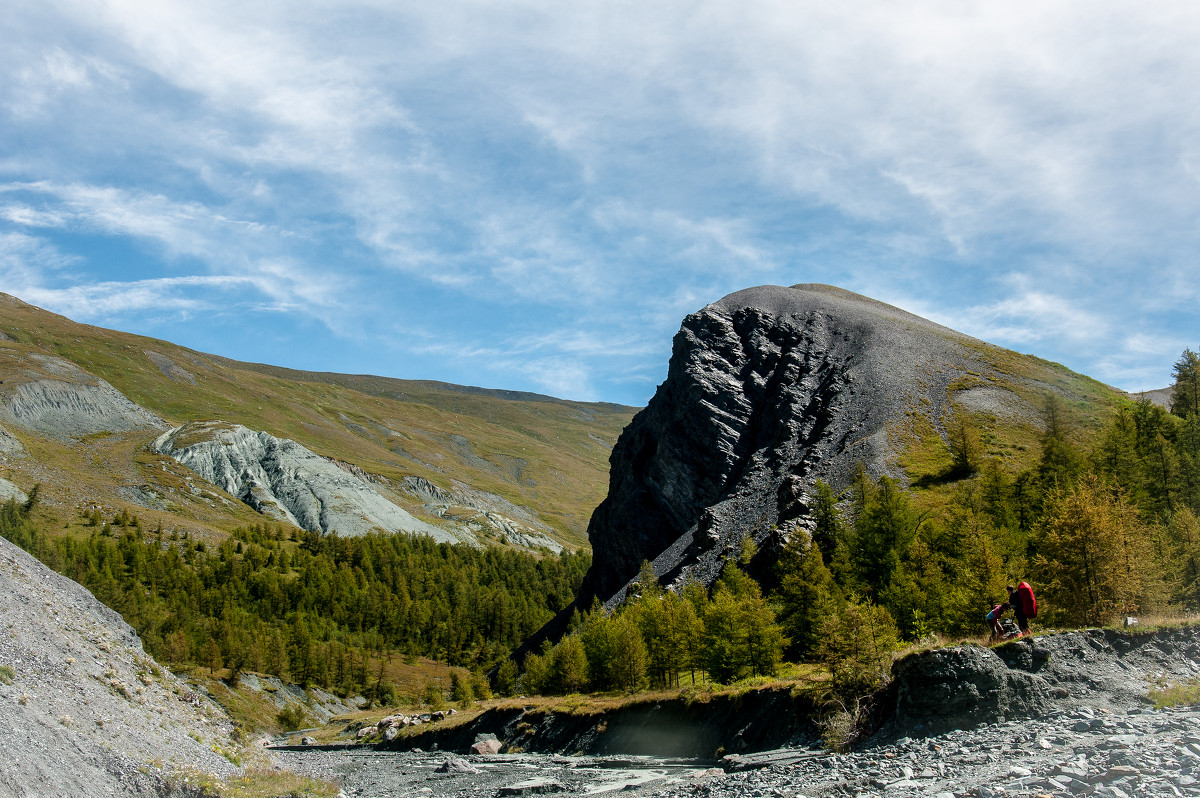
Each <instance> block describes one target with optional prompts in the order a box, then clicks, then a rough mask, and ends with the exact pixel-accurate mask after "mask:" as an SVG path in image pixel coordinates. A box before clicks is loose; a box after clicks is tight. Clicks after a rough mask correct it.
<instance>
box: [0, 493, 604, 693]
mask: <svg viewBox="0 0 1200 798" xmlns="http://www.w3.org/2000/svg"><path fill="white" fill-rule="evenodd" d="M34 502H36V496H32V497H31V499H30V501H29V502H27V503H26V504H25V505H24V506H22V505H19V504H17V503H15V502H12V501H10V502H8V503H7V504H5V505H4V506H3V507H2V508H0V534H3V535H4V537H6V538H8V539H9V540H12V541H13V542H15V543H17V544H18V545H20V546H21V547H23V548H25V549H26V550H28V551H30V552H32V553H33V554H35V555H36V556H37V557H38V558H39V559H41V560H42V561H43V562H45V563H47V564H48V565H50V566H51V567H52V568H54V569H55V570H57V571H59V572H60V573H63V574H65V575H66V576H68V577H70V578H71V579H74V580H75V581H77V582H79V583H80V584H82V585H84V586H85V587H87V588H88V589H89V590H91V591H92V593H93V594H95V595H96V597H97V598H99V599H100V600H101V601H103V602H104V603H105V604H107V605H108V606H110V607H112V608H114V609H116V610H117V611H119V612H120V613H121V614H122V616H123V617H124V618H125V619H126V621H127V622H129V624H130V625H131V626H133V627H134V629H136V630H137V632H138V634H139V635H140V636H141V637H142V640H143V643H144V644H145V646H146V649H147V651H149V653H150V654H151V655H153V656H154V657H155V658H156V659H158V660H160V661H162V662H166V663H170V664H173V665H199V666H202V667H207V668H209V669H212V670H216V669H220V668H229V669H231V670H232V671H234V672H235V673H236V672H237V671H240V670H253V671H257V672H263V673H270V674H275V675H278V676H281V677H283V678H285V679H291V680H293V681H295V682H297V683H300V684H303V685H305V686H308V685H318V686H322V687H326V688H329V689H332V690H336V691H338V692H340V693H342V694H347V693H351V692H364V693H367V694H372V693H373V691H379V690H381V689H384V685H383V684H382V679H381V678H379V676H378V674H377V673H375V672H373V671H372V669H371V668H370V667H369V664H368V663H369V658H370V657H378V656H382V655H389V654H399V655H422V656H427V657H430V658H433V659H437V660H441V661H444V662H448V663H450V664H453V665H460V666H465V667H476V668H477V667H484V666H490V665H492V664H494V663H495V662H496V661H497V660H499V659H501V658H503V657H505V656H506V655H507V654H508V653H509V652H510V651H511V650H512V649H513V648H515V647H516V646H517V645H519V644H520V643H521V642H522V641H523V640H524V639H525V638H526V637H528V636H529V635H531V634H532V633H533V632H535V631H536V630H537V629H538V628H540V627H541V625H542V624H544V623H545V622H546V621H547V620H549V619H550V618H551V617H553V615H554V614H555V613H556V612H558V611H559V610H560V609H562V608H563V607H564V606H566V605H567V604H568V603H569V602H570V601H571V599H572V598H573V596H574V594H575V592H576V590H577V589H578V587H579V583H580V581H581V580H582V578H583V575H584V573H585V572H586V571H587V567H588V564H589V562H590V557H589V556H588V555H586V554H570V553H564V554H562V555H560V556H545V557H540V558H539V557H534V556H531V555H529V554H525V553H522V552H517V551H514V550H511V549H502V548H499V547H494V548H487V549H476V548H472V547H470V546H465V545H450V544H446V543H436V542H434V541H433V540H432V539H430V538H426V537H421V536H409V535H379V534H375V535H367V536H365V537H357V538H343V537H338V536H336V535H332V536H326V537H322V536H320V535H317V534H316V533H312V532H302V531H298V530H297V531H295V534H294V536H295V537H296V538H298V540H295V541H293V540H292V539H291V538H292V536H293V533H292V531H291V530H287V531H285V530H284V529H282V528H279V527H271V526H255V527H251V528H241V529H236V530H234V531H233V532H232V534H231V535H230V537H229V538H227V539H226V540H225V541H223V542H222V543H221V544H220V545H219V546H215V547H209V546H206V545H205V544H204V543H202V542H197V541H192V540H188V539H186V538H184V539H179V538H177V539H175V540H171V539H170V537H169V536H164V535H163V533H162V532H161V531H147V530H144V529H142V528H141V526H140V524H138V522H137V519H136V518H131V517H129V516H127V515H125V514H121V515H119V516H118V517H117V518H115V519H112V521H110V522H106V521H102V520H100V519H99V518H95V519H93V520H94V522H95V524H94V532H93V533H92V534H91V535H90V536H88V537H86V538H83V539H80V538H75V537H52V536H49V535H46V534H44V533H40V532H39V531H38V530H37V529H36V528H35V527H34V525H33V524H31V523H30V522H29V520H28V514H29V509H31V508H32V506H33V504H34ZM371 697H376V696H374V695H371ZM378 697H379V698H385V696H378Z"/></svg>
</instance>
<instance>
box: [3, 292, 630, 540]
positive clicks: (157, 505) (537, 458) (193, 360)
mask: <svg viewBox="0 0 1200 798" xmlns="http://www.w3.org/2000/svg"><path fill="white" fill-rule="evenodd" d="M48 358H49V359H53V361H54V362H55V363H58V364H61V365H60V367H59V370H60V371H65V370H74V372H75V374H74V376H73V377H61V378H57V379H59V381H60V382H64V384H72V385H73V386H74V387H72V388H70V390H69V393H71V394H72V396H74V397H78V396H80V395H82V394H83V393H85V392H86V391H90V390H92V389H91V388H87V389H86V390H85V388H84V387H83V386H85V385H99V384H100V383H104V384H106V385H109V386H110V387H111V388H112V390H113V391H114V392H115V394H119V395H120V396H122V397H124V398H126V399H128V401H129V402H131V403H132V405H134V406H136V407H139V408H145V409H146V411H147V412H148V413H150V414H152V416H153V417H154V418H155V419H157V421H156V422H155V424H154V425H153V426H154V427H157V429H151V428H150V427H147V428H146V429H145V431H144V432H139V431H138V430H130V429H118V428H117V426H116V425H113V424H109V426H108V427H106V428H96V429H90V428H89V429H81V430H80V432H81V433H83V434H81V435H80V436H77V437H78V440H76V442H75V444H74V449H72V448H69V447H68V448H64V447H63V446H62V442H61V441H60V442H57V443H56V440H57V439H56V437H55V436H54V435H47V434H46V430H42V431H41V432H39V431H37V430H35V429H31V428H28V427H27V426H22V425H21V424H20V423H16V422H18V421H19V419H13V418H12V414H11V413H7V415H6V416H5V418H4V419H3V423H5V424H6V425H7V427H9V429H6V430H5V434H4V435H3V436H0V437H2V438H3V440H4V441H5V443H6V447H7V448H9V449H13V448H14V447H13V446H8V445H7V444H8V442H9V441H10V440H12V441H15V442H16V445H17V446H19V447H20V448H21V449H22V450H23V451H25V452H27V453H33V454H34V455H35V456H31V457H24V458H22V457H20V456H18V455H16V454H13V455H12V456H10V457H8V458H7V459H6V460H5V461H4V464H3V468H4V469H5V474H4V476H6V477H7V478H9V479H11V480H13V481H15V482H17V483H18V484H19V485H21V486H22V487H24V488H25V489H29V488H30V487H32V485H33V484H34V483H35V482H41V483H42V484H43V488H44V498H43V506H42V511H43V512H48V513H52V514H54V516H55V517H56V519H57V523H58V524H59V525H60V526H61V525H62V524H64V523H65V524H68V525H70V524H71V523H72V522H77V521H78V514H80V513H84V512H87V511H88V509H89V508H90V507H91V506H92V505H97V504H98V505H102V506H104V507H107V508H109V509H110V510H112V511H113V512H116V510H117V509H118V508H120V507H122V506H124V507H126V509H127V510H128V511H130V512H140V513H141V514H142V515H143V516H144V517H149V519H150V520H151V522H152V523H156V522H159V521H161V522H162V523H164V524H166V525H168V527H170V526H172V525H175V526H182V527H183V528H185V529H190V530H191V531H193V532H196V533H197V534H200V535H201V536H206V537H212V536H217V537H219V536H221V535H223V534H224V532H225V531H227V530H228V529H230V528H233V527H235V526H239V525H247V524H253V523H256V522H257V521H258V520H261V519H257V520H256V514H255V513H254V512H253V511H252V510H249V508H248V507H246V506H245V505H242V504H241V503H240V502H237V501H236V497H231V496H229V495H227V494H225V493H224V492H223V491H221V490H219V489H215V488H214V489H213V490H209V489H207V488H205V489H203V490H202V491H201V492H200V493H199V494H197V493H194V492H193V491H192V487H189V485H190V483H189V482H188V480H189V479H191V477H189V476H187V475H186V474H184V473H182V472H179V471H178V469H177V468H176V466H174V465H172V464H171V463H170V462H166V461H164V460H163V459H160V458H158V457H157V456H156V455H153V453H150V452H149V451H148V450H147V449H145V448H144V447H145V446H146V445H147V444H148V443H149V442H150V440H151V439H152V438H153V437H154V436H155V435H157V434H159V432H161V431H162V430H163V429H165V428H166V427H168V426H179V425H181V424H184V423H187V422H193V421H221V422H227V423H232V424H239V425H242V426H245V427H247V428H249V429H253V430H256V431H263V432H267V433H270V434H271V435H273V436H274V437H276V438H280V439H289V440H294V441H297V442H298V443H301V444H303V445H304V446H305V447H306V448H308V449H310V450H312V451H313V452H315V453H317V454H319V455H321V456H322V457H325V458H328V459H331V460H336V461H340V462H343V463H346V464H347V465H348V466H350V467H353V468H360V469H362V470H363V472H364V473H367V474H370V475H372V476H376V477H379V478H380V479H383V480H385V481H387V482H388V484H390V485H395V486H403V485H404V480H405V478H407V477H419V478H422V479H426V480H429V481H430V482H431V483H432V484H435V485H438V487H439V488H441V489H444V490H447V491H450V492H451V493H455V492H457V493H459V494H462V495H469V496H474V497H476V498H481V499H482V500H483V502H482V504H483V505H489V504H496V503H497V502H499V504H501V505H503V504H507V505H510V506H512V507H518V508H525V510H523V511H522V512H527V513H530V514H531V517H532V518H533V519H534V520H535V522H536V523H534V524H533V526H531V527H530V528H529V529H526V530H524V532H521V531H520V530H517V529H515V528H514V531H516V532H518V533H519V534H518V536H519V535H522V534H524V533H525V532H527V533H529V535H528V538H529V539H530V540H532V539H535V538H537V537H538V536H539V535H544V534H545V533H547V532H549V534H550V535H551V537H552V538H553V539H555V540H556V541H557V543H558V544H561V545H565V546H567V547H569V548H578V547H580V546H586V538H585V537H584V535H583V531H584V528H585V526H586V519H587V516H588V515H590V513H591V510H592V509H593V507H594V506H595V504H596V503H598V502H599V500H600V498H601V491H602V485H603V478H604V473H605V471H606V467H607V462H606V460H607V455H608V452H609V449H610V448H611V444H612V441H615V439H616V436H617V434H618V433H619V431H620V429H621V428H622V427H623V426H624V424H625V423H626V421H627V420H628V418H629V417H631V416H632V412H633V410H632V409H631V408H622V407H620V406H615V405H606V404H598V403H585V402H574V401H571V400H557V399H554V398H553V397H541V396H537V395H534V397H535V398H531V397H530V396H527V395H525V394H522V393H520V392H505V391H498V390H494V389H482V388H480V389H476V388H472V387H469V386H461V387H447V385H448V384H440V383H436V382H434V381H405V380H399V379H396V378H384V377H371V376H369V375H332V374H330V375H322V374H321V373H319V372H294V371H290V370H287V369H282V368H280V367H268V366H255V365H253V364H241V363H239V362H238V361H234V360H231V359H228V358H223V357H220V356H215V355H208V354H205V353H201V352H196V351H193V350H190V349H187V348H185V347H180V346H177V345H175V344H171V343H169V342H167V341H162V340H158V339H152V338H146V337H143V336H137V335H134V334H131V333H122V332H119V331H114V330H107V329H105V328H101V327H95V326H92V325H83V324H77V323H75V322H73V321H71V320H70V319H67V318H66V317H63V316H59V315H57V314H53V313H50V312H48V311H44V310H42V309H40V308H37V307H36V306H33V305H30V304H29V303H26V302H24V301H22V300H20V299H18V298H16V297H12V296H9V295H3V296H0V376H3V378H4V380H3V382H0V400H4V399H6V398H10V397H11V396H12V395H13V394H14V393H15V392H17V391H20V390H28V389H25V388H22V386H24V385H26V384H28V383H30V382H33V380H32V379H30V378H29V377H28V376H27V372H30V371H31V370H33V371H37V372H39V373H42V372H44V371H45V368H44V367H43V366H44V362H45V361H46V360H47V359H48ZM264 372H269V373H264ZM50 376H52V375H50ZM47 378H48V377H47ZM323 380H324V381H323ZM460 388H461V389H460ZM367 391H370V392H367ZM389 394H390V395H389ZM6 406H7V405H6ZM5 412H6V411H5V410H3V409H0V415H3V414H4V413H5ZM59 437H62V436H59ZM67 437H70V436H67ZM96 462H103V463H106V466H105V467H104V468H101V469H96V468H94V467H93V466H94V464H95V463H96ZM463 487H465V488H469V490H467V491H466V492H465V493H464V491H463V490H461V489H460V488H463ZM488 495H490V496H495V497H496V501H491V500H487V499H486V496H488ZM156 497H157V498H156ZM398 500H399V501H400V502H401V506H402V509H404V510H405V511H406V512H409V513H413V514H415V515H417V516H418V517H420V518H421V519H422V520H424V521H427V522H429V523H433V524H435V525H439V526H444V527H455V528H457V527H460V526H461V525H462V523H461V522H460V521H458V520H454V519H453V518H451V517H450V515H447V514H446V513H445V512H444V508H437V507H429V508H427V507H426V506H425V505H426V502H425V500H424V498H423V497H422V496H420V495H417V494H416V493H412V492H410V491H407V490H405V489H404V488H403V487H400V488H399V493H398ZM476 503H479V502H476ZM497 506H499V505H497ZM477 509H479V513H480V518H481V519H482V513H483V512H484V510H485V509H486V507H483V506H481V507H480V508H477ZM509 515H512V514H509ZM518 515H519V514H518ZM472 523H473V522H472ZM481 523H482V525H481V526H480V529H481V530H482V532H483V533H484V534H485V535H486V536H491V539H493V540H495V541H500V540H503V539H504V538H505V535H504V533H503V532H502V531H501V528H500V527H501V526H503V524H501V525H500V526H497V525H490V524H488V523H486V519H482V522H481ZM493 527H494V528H493Z"/></svg>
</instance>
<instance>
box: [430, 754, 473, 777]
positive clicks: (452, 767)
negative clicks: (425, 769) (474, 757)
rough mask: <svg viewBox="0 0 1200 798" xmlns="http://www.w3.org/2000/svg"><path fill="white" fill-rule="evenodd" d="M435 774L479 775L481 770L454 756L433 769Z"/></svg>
mask: <svg viewBox="0 0 1200 798" xmlns="http://www.w3.org/2000/svg"><path fill="white" fill-rule="evenodd" d="M433 770H434V772H435V773H478V772H479V768H477V767H475V766H473V765H472V764H471V763H470V762H467V761H466V760H465V759H459V758H458V757H456V756H452V757H450V758H449V759H447V760H446V761H445V762H443V763H442V764H440V765H438V766H437V767H436V768H434V769H433Z"/></svg>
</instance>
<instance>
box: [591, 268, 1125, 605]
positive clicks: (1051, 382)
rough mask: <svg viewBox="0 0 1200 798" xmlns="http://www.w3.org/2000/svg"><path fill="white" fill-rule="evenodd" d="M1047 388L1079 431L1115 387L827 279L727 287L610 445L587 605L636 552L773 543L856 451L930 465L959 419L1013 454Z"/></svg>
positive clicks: (632, 572) (1026, 439)
mask: <svg viewBox="0 0 1200 798" xmlns="http://www.w3.org/2000/svg"><path fill="white" fill-rule="evenodd" d="M1050 394H1054V395H1056V396H1058V397H1060V398H1061V399H1062V400H1063V401H1064V403H1065V406H1066V408H1067V412H1069V413H1070V415H1071V421H1072V424H1073V425H1074V428H1075V429H1076V430H1077V433H1078V434H1079V435H1080V436H1083V437H1087V436H1089V435H1090V434H1092V432H1094V431H1095V430H1098V429H1099V428H1100V426H1101V424H1102V423H1104V421H1105V420H1106V419H1107V417H1108V414H1109V413H1110V412H1111V410H1112V408H1114V407H1115V406H1116V405H1117V403H1119V402H1120V401H1123V400H1124V398H1125V397H1124V394H1123V393H1121V392H1120V391H1117V390H1116V389H1113V388H1109V387H1108V386H1105V385H1102V384H1101V383H1099V382H1096V381H1095V380H1092V379H1089V378H1087V377H1084V376H1082V375H1079V374H1075V373H1073V372H1071V371H1070V370H1068V369H1066V368H1064V367H1063V366H1060V365H1058V364H1054V363H1049V362H1046V361H1043V360H1040V359H1038V358H1034V357H1029V356H1026V355H1020V354H1018V353H1016V352H1012V351H1010V350H1006V349H1002V348H1000V347H996V346H993V345H991V344H987V343H985V342H983V341H980V340H977V339H975V338H971V337H970V336H967V335H964V334H962V333H959V332H955V331H954V330H951V329H949V328H946V327H942V326H940V325H938V324H934V323H933V322H930V321H928V320H926V319H922V318H920V317H918V316H915V315H913V314H911V313H907V312H905V311H903V310H900V309H898V308H894V307H892V306H890V305H885V304H883V303H881V302H878V301H876V300H873V299H869V298H867V297H863V296H859V295H857V294H854V293H851V292H849V291H844V290H841V289H838V288H833V287H831V286H822V285H797V286H793V287H791V288H784V287H778V286H763V287H760V288H751V289H747V290H744V291H739V292H737V293H735V294H731V295H729V296H727V297H725V298H724V299H721V300H720V301H718V302H715V303H713V304H711V305H709V306H707V307H705V308H703V309H701V310H700V311H698V312H696V313H694V314H692V315H690V316H688V317H687V318H686V319H684V321H683V325H682V327H681V329H680V331H679V333H678V334H677V335H676V336H675V341H674V350H673V353H672V356H671V363H670V368H669V373H668V376H667V379H666V381H665V382H664V383H663V384H662V385H661V386H659V389H658V392H657V393H656V394H655V396H654V398H653V399H652V400H651V401H650V403H649V405H648V406H647V407H646V408H645V409H644V410H642V411H641V412H640V413H638V415H637V416H636V417H635V418H634V420H633V422H632V423H631V424H630V425H629V427H627V428H626V430H625V431H624V433H622V435H621V438H620V440H619V441H618V443H617V446H616V448H615V449H614V451H613V456H612V472H611V476H610V485H609V493H608V497H607V498H606V499H605V500H604V502H603V503H602V504H601V505H600V506H599V507H598V508H597V510H596V512H595V514H594V515H593V516H592V521H591V525H590V526H589V529H588V535H589V538H590V539H591V543H592V550H593V564H592V570H591V571H590V572H589V574H588V577H587V581H586V582H585V586H584V592H583V595H582V599H583V603H584V605H585V606H586V605H587V603H588V602H590V600H591V597H592V596H598V597H599V598H600V599H601V600H602V601H605V600H609V599H611V597H613V596H614V594H617V593H618V592H619V591H620V590H621V589H622V588H623V586H624V585H625V584H626V582H627V581H628V580H630V579H632V578H634V577H636V576H637V574H638V569H639V566H640V564H641V563H642V561H644V560H650V561H653V563H654V567H655V571H656V572H657V573H658V574H659V575H660V576H661V577H663V578H664V579H665V580H666V581H669V582H676V581H679V580H682V579H685V578H688V577H694V578H697V579H699V580H700V581H702V582H704V583H706V584H707V583H711V582H712V581H713V580H714V579H715V578H716V576H717V574H718V573H719V571H720V567H721V561H722V558H723V557H725V556H727V555H728V554H729V553H730V552H732V551H735V550H736V547H737V546H738V544H739V541H740V540H741V539H742V537H743V536H747V535H748V536H750V537H751V538H753V539H754V541H755V542H756V543H757V544H758V545H759V547H760V549H761V550H762V551H763V552H764V553H767V552H769V551H771V550H772V549H774V550H776V551H777V550H778V546H779V545H780V543H781V540H782V536H783V535H785V534H786V532H787V530H788V529H789V528H790V527H792V526H794V525H797V524H804V523H808V510H809V508H808V504H807V502H808V496H809V495H810V492H811V488H812V485H813V483H814V482H815V481H816V480H818V479H819V480H824V481H826V482H828V483H830V484H832V485H833V486H834V487H835V488H837V489H841V488H844V487H846V486H847V484H848V483H849V480H850V477H851V475H852V473H853V471H854V469H855V468H856V466H857V464H859V463H862V464H863V465H865V466H866V468H867V470H868V471H869V472H870V473H871V474H872V475H875V476H878V475H881V474H889V475H892V476H894V477H898V478H902V479H913V480H915V479H917V478H918V477H921V476H931V475H932V474H933V473H935V472H936V471H937V470H938V469H940V468H942V467H943V466H944V465H948V463H949V459H950V455H949V452H948V446H947V439H948V436H949V432H950V430H951V428H952V425H953V424H954V422H955V421H956V420H957V419H960V418H965V419H967V420H969V422H970V424H971V426H972V427H974V428H975V429H978V430H980V432H981V433H982V437H983V439H984V441H985V443H986V446H987V449H988V452H989V454H991V455H993V456H996V457H999V458H1000V459H1001V461H1002V462H1003V463H1004V464H1005V466H1004V467H1005V468H1007V469H1009V470H1016V469H1018V468H1020V467H1022V466H1024V465H1027V464H1028V462H1029V459H1030V458H1031V457H1032V456H1033V454H1034V452H1035V451H1036V443H1037V440H1038V436H1039V434H1040V431H1041V428H1042V408H1043V406H1044V404H1045V401H1046V397H1047V396H1048V395H1050ZM767 556H769V554H768V555H767Z"/></svg>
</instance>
